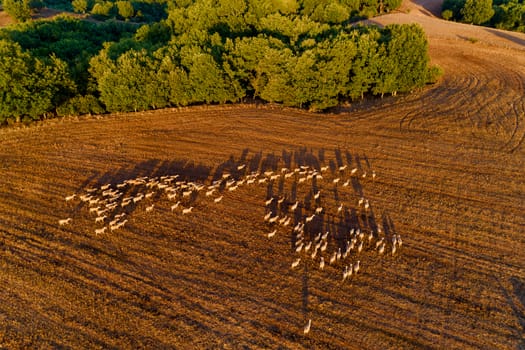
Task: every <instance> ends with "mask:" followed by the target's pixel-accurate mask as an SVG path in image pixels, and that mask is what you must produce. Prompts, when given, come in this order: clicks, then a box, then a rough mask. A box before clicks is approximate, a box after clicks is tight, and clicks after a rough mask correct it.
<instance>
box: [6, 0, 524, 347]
mask: <svg viewBox="0 0 525 350" xmlns="http://www.w3.org/2000/svg"><path fill="white" fill-rule="evenodd" d="M417 3H419V5H418V4H413V3H407V4H405V8H404V9H407V8H410V9H411V10H410V11H409V12H408V13H406V12H400V13H395V14H391V15H388V16H384V17H381V18H379V19H376V22H378V23H381V24H386V23H391V22H402V21H404V22H407V21H417V22H419V23H421V24H422V25H423V27H424V28H425V31H426V32H427V35H428V37H429V42H430V53H431V57H432V61H433V63H435V64H437V65H439V66H441V67H442V68H443V69H444V70H445V75H444V77H443V78H442V80H441V81H440V82H439V83H438V84H436V85H435V86H432V87H429V88H428V89H425V90H424V91H420V92H416V93H414V94H412V95H409V96H398V97H396V98H391V97H388V98H384V99H377V100H372V101H366V102H359V103H355V104H353V105H351V106H349V107H347V108H341V110H340V111H338V113H333V114H312V113H307V112H303V111H298V110H291V109H290V110H288V109H281V108H271V107H269V106H264V107H263V106H256V105H241V106H212V107H207V108H206V107H198V108H188V109H180V110H162V111H155V112H149V113H135V114H119V115H111V116H103V117H82V118H76V119H74V118H71V119H60V120H58V119H57V120H49V121H45V122H43V123H40V124H35V125H33V126H31V127H26V128H10V129H4V130H1V131H0V347H2V348H6V349H16V348H46V349H48V348H75V349H76V348H101V349H108V348H110V349H111V348H129V349H137V348H147V349H153V348H174V349H193V348H195V349H210V348H213V349H215V348H226V349H228V348H229V349H243V348H245V349H278V348H282V349H303V348H315V349H410V348H435V349H494V348H499V349H523V348H525V335H524V334H525V176H524V169H525V145H524V143H525V142H524V138H525V87H524V82H525V46H524V43H525V36H524V35H519V34H516V33H508V32H500V31H495V30H489V29H484V28H477V27H473V26H466V25H460V24H454V23H447V22H442V21H440V20H439V19H437V18H435V17H433V16H432V15H431V12H432V11H434V12H435V10H434V9H433V8H432V6H430V5H433V2H431V1H426V2H425V1H419V2H417ZM429 4H430V5H429ZM425 6H426V7H427V8H426V7H425ZM434 7H435V6H434ZM474 39H476V40H474ZM345 165H346V167H345ZM301 166H302V168H301ZM325 167H326V168H325ZM282 168H287V169H289V170H284V171H281V170H282ZM321 168H323V171H322V172H321ZM296 169H297V170H296ZM354 169H357V170H355V172H353V170H354ZM314 170H317V172H318V173H317V175H316V174H314V173H313V171H314ZM265 172H268V173H267V174H266V175H265V174H264V173H265ZM270 172H272V173H270ZM254 173H258V176H257V177H255V175H253V177H252V174H254ZM288 173H290V174H292V175H289V176H288V177H286V178H285V174H288ZM226 174H229V175H230V176H229V177H227V176H226ZM319 174H322V179H321V178H319V177H318V175H319ZM373 174H375V177H374V176H373ZM176 175H178V177H177V178H176V179H175V176H176ZM276 175H279V176H278V177H277V176H276ZM308 175H310V176H308ZM169 176H172V180H170V178H169ZM272 176H274V179H273V180H271V177H272ZM250 179H254V181H248V180H250ZM263 179H266V180H263ZM337 179H339V182H337ZM129 180H132V181H129ZM334 180H335V182H334ZM154 181H156V183H155V182H154ZM214 181H219V182H220V183H219V185H218V186H217V188H216V189H215V191H214V192H213V193H212V194H210V195H209V196H207V195H206V193H205V192H206V191H209V187H208V186H212V184H213V182H214ZM228 181H230V182H228ZM234 181H235V182H234ZM264 181H265V182H264ZM248 182H250V183H248ZM252 182H253V183H252ZM104 185H109V187H108V188H107V189H106V187H105V186H104ZM201 185H205V186H206V187H205V188H203V189H200V190H199V188H200V186H201ZM166 186H167V187H166ZM185 186H187V187H185ZM236 186H237V187H236ZM101 187H103V188H102V189H101ZM169 187H172V188H174V189H176V190H178V192H176V191H169ZM232 188H236V189H234V190H232ZM107 190H109V191H111V192H112V194H108V193H107V192H106V194H104V191H107ZM117 191H118V192H119V193H122V195H121V196H120V197H118V198H117V196H118V193H117ZM188 191H189V192H190V193H189V194H183V192H188ZM90 193H91V194H90ZM72 194H75V198H73V199H71V200H69V201H66V200H65V197H66V196H70V195H72ZM140 194H142V195H144V198H142V200H140V201H138V200H137V201H136V202H134V201H133V198H137V197H140ZM174 194H176V195H174ZM146 195H147V196H146ZM80 196H90V197H91V198H86V197H84V199H86V201H82V200H81V199H80ZM221 196H222V200H221V201H218V202H215V199H218V198H220V197H221ZM110 197H115V199H111V200H110V199H109V198H110ZM125 197H128V198H125ZM316 197H317V198H316ZM271 198H273V200H272V201H270V202H269V203H265V202H266V201H267V200H269V199H271ZM101 199H104V200H106V202H104V203H103V202H102V201H101ZM128 199H129V201H131V203H130V204H128V205H125V206H123V205H124V202H126V200H128ZM89 200H91V201H93V202H92V203H91V204H90V203H89ZM97 200H99V201H98V202H97V203H95V202H96V201H97ZM360 200H362V202H361V203H360ZM111 203H116V204H117V206H116V207H115V208H111V209H109V210H108V211H106V212H105V213H100V215H101V217H103V216H104V215H105V216H106V218H103V219H102V220H103V222H98V223H97V222H95V219H96V217H97V214H96V213H95V212H94V211H95V209H93V211H90V209H91V208H97V207H98V208H99V210H100V211H103V210H104V209H105V207H106V206H107V205H109V206H110V207H111ZM176 203H179V205H178V206H177V207H176V208H173V209H172V207H174V206H175V204H176ZM365 203H368V208H366V209H365V205H366V204H365ZM294 204H297V209H295V210H294V208H293V206H294ZM341 204H343V206H342V207H341V210H339V207H340V205H341ZM189 207H193V209H192V211H191V212H190V213H187V214H184V213H183V209H186V208H189ZM317 208H322V210H319V211H318V213H317V214H316V215H313V214H314V213H315V211H316V209H317ZM122 213H125V215H124V216H122V217H121V218H120V221H119V222H124V224H123V225H122V226H121V227H120V228H114V227H113V230H111V228H110V227H111V226H114V224H115V222H114V223H113V225H112V224H110V223H109V221H112V220H113V219H114V217H115V215H120V214H122ZM266 215H268V216H267V217H266V219H267V220H265V216H266ZM312 215H313V216H312ZM277 217H278V218H277ZM66 218H71V221H70V222H69V223H67V224H65V225H59V220H63V219H66ZM276 218H277V219H276ZM287 218H290V221H289V224H288V226H285V220H287ZM124 219H125V220H127V221H124ZM310 219H311V221H310ZM268 220H270V221H271V220H277V221H276V222H274V223H270V222H269V221H268ZM301 223H302V224H304V225H305V226H304V229H303V231H304V233H302V237H303V238H301V237H300V236H301V234H299V231H300V230H297V231H294V229H293V228H294V226H296V225H297V224H301ZM103 227H106V229H105V231H104V232H103V233H100V234H96V233H95V230H100V229H102V228H103ZM357 229H359V230H360V231H362V232H363V233H364V234H365V235H364V238H363V239H361V238H359V235H357V238H356V247H355V248H354V249H353V250H352V251H351V252H350V253H349V254H348V256H347V257H346V258H343V257H341V258H340V259H339V260H336V261H335V262H333V263H332V264H330V259H331V258H332V257H333V256H334V253H335V254H336V255H337V252H338V251H339V249H341V250H342V251H343V252H344V250H346V249H347V247H348V244H350V241H351V239H352V238H354V235H355V233H356V232H357ZM274 230H276V232H275V234H274V235H273V237H268V236H269V234H270V236H271V234H272V233H273V232H274ZM326 232H328V234H326ZM319 233H321V234H323V235H325V234H326V239H323V238H321V239H320V240H318V239H317V237H318V234H319ZM352 233H353V234H352ZM298 235H299V237H298ZM369 235H370V239H371V240H370V241H369V240H368V236H369ZM393 237H396V239H397V238H401V239H402V245H401V246H400V245H399V244H397V245H396V248H397V249H396V252H395V254H392V246H393V244H392V239H393ZM381 239H384V242H385V243H386V245H385V246H386V249H385V252H384V253H383V254H379V252H378V250H377V249H376V242H381ZM301 242H302V243H301ZM317 242H321V244H320V246H322V245H325V244H326V250H322V249H323V248H319V249H318V250H317V253H316V254H315V256H314V257H313V258H312V253H313V252H314V251H316V250H315V245H316V244H317ZM325 242H326V243H325ZM360 242H363V246H362V248H363V249H362V251H361V252H359V253H358V251H357V245H358V244H360ZM310 243H311V246H310V247H309V250H308V251H305V247H306V246H307V245H308V244H310ZM301 244H302V249H301V251H300V252H296V250H297V249H296V248H298V247H299V246H300V245H301ZM379 244H381V243H379ZM321 257H323V260H324V261H325V266H324V268H323V269H320V263H321V260H320V259H321ZM298 258H300V260H298ZM296 261H297V262H298V265H297V267H295V268H292V267H291V265H292V263H293V262H296ZM357 261H359V262H360V263H359V264H360V265H359V266H360V269H359V272H357V273H355V272H354V273H353V274H352V275H351V276H349V277H348V278H347V279H346V280H344V281H343V271H345V268H346V267H347V266H350V264H352V265H353V266H355V265H356V264H357ZM308 320H311V328H310V331H309V333H308V334H304V332H303V327H304V326H305V325H306V324H307V322H308Z"/></svg>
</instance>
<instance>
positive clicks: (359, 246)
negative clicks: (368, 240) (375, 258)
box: [357, 241, 364, 253]
mask: <svg viewBox="0 0 525 350" xmlns="http://www.w3.org/2000/svg"><path fill="white" fill-rule="evenodd" d="M363 243H364V242H363V241H361V243H359V245H358V246H357V252H358V253H361V251H362V250H363Z"/></svg>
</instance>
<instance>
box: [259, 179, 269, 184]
mask: <svg viewBox="0 0 525 350" xmlns="http://www.w3.org/2000/svg"><path fill="white" fill-rule="evenodd" d="M266 181H268V180H267V179H266V178H262V179H259V181H258V183H259V185H260V184H263V183H266Z"/></svg>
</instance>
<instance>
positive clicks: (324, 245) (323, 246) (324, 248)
mask: <svg viewBox="0 0 525 350" xmlns="http://www.w3.org/2000/svg"><path fill="white" fill-rule="evenodd" d="M326 248H328V241H324V244H323V245H322V246H321V251H322V252H324V251H325V250H326Z"/></svg>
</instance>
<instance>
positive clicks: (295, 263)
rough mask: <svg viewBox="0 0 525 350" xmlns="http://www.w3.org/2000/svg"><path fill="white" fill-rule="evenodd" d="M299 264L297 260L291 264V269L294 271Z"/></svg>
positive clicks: (298, 259)
mask: <svg viewBox="0 0 525 350" xmlns="http://www.w3.org/2000/svg"><path fill="white" fill-rule="evenodd" d="M300 262H301V258H297V259H295V260H294V261H293V262H292V269H295V268H296V267H297V266H299V263H300Z"/></svg>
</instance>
